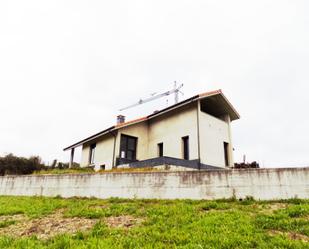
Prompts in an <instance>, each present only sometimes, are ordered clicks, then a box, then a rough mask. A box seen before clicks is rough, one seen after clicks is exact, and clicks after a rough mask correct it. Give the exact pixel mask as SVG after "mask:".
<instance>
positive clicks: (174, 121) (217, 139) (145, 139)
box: [81, 103, 234, 169]
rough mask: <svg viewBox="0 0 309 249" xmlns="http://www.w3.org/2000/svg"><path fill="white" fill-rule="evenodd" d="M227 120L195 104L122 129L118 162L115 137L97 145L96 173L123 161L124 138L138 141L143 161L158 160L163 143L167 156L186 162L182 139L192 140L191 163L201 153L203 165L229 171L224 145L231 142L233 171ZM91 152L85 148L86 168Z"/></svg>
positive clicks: (102, 140) (190, 146)
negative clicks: (122, 137) (226, 167)
mask: <svg viewBox="0 0 309 249" xmlns="http://www.w3.org/2000/svg"><path fill="white" fill-rule="evenodd" d="M224 118H225V121H223V120H221V119H218V118H215V117H213V116H211V115H209V114H207V113H205V112H202V111H200V108H198V106H197V103H192V104H190V105H186V106H184V107H182V108H181V109H178V110H177V111H175V112H169V113H167V114H161V115H160V116H158V117H154V118H153V119H151V120H149V121H145V122H140V123H137V124H132V125H129V126H127V127H123V128H120V129H119V130H118V133H117V136H116V144H115V157H114V162H113V153H114V137H113V136H112V135H111V134H109V135H105V136H104V137H103V138H101V139H100V140H98V141H97V142H96V143H97V145H96V150H95V165H96V169H99V168H100V165H105V169H111V168H112V166H113V163H114V165H116V159H117V158H118V157H120V138H121V134H124V135H129V136H134V137H137V138H138V140H137V151H136V159H137V160H139V161H141V160H146V159H150V158H156V157H158V156H159V155H158V144H159V143H163V151H164V154H163V155H164V156H167V157H173V158H183V144H182V143H183V142H182V137H185V136H189V159H190V160H196V159H199V150H200V159H201V163H203V164H206V165H211V166H216V167H223V168H224V167H225V159H224V146H223V142H227V143H229V164H230V165H229V166H230V167H232V166H233V164H234V162H233V151H232V148H233V146H232V140H231V131H230V119H229V117H228V116H226V117H224ZM198 119H199V125H198V122H197V120H198ZM198 126H199V129H198ZM198 134H199V135H198ZM198 136H199V139H198ZM199 143H200V148H199ZM89 150H90V147H89V145H84V146H83V149H82V159H81V166H82V167H84V166H88V165H89V163H88V161H89Z"/></svg>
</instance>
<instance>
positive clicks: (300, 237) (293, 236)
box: [268, 230, 309, 242]
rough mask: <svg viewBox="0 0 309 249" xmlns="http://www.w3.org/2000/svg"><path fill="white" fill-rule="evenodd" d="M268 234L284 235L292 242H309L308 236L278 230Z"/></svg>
mask: <svg viewBox="0 0 309 249" xmlns="http://www.w3.org/2000/svg"><path fill="white" fill-rule="evenodd" d="M268 234H269V235H270V236H276V235H282V236H286V237H288V238H289V239H291V240H301V241H303V242H309V237H308V236H306V235H303V234H299V233H294V232H282V231H277V230H271V231H269V232H268Z"/></svg>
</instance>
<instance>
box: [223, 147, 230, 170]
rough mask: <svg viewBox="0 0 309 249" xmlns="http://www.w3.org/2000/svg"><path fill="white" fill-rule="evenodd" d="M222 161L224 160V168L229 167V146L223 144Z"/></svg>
mask: <svg viewBox="0 0 309 249" xmlns="http://www.w3.org/2000/svg"><path fill="white" fill-rule="evenodd" d="M223 146H224V160H225V166H229V144H228V143H226V142H224V143H223Z"/></svg>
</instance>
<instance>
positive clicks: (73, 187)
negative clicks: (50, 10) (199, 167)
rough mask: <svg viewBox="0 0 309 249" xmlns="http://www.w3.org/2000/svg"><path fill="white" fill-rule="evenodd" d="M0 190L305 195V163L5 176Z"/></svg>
mask: <svg viewBox="0 0 309 249" xmlns="http://www.w3.org/2000/svg"><path fill="white" fill-rule="evenodd" d="M0 195H17V196H59V195H60V196H62V197H74V196H79V197H97V198H109V197H120V198H151V199H153V198H160V199H221V198H231V197H236V198H245V197H246V196H252V197H254V198H255V199H261V200H271V199H288V198H294V197H297V198H306V199H309V168H287V169H250V170H247V169H241V170H217V171H179V172H135V173H133V172H125V173H118V172H117V173H102V174H74V175H29V176H4V177H0Z"/></svg>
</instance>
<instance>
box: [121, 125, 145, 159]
mask: <svg viewBox="0 0 309 249" xmlns="http://www.w3.org/2000/svg"><path fill="white" fill-rule="evenodd" d="M121 134H125V135H129V136H133V137H137V138H138V140H137V148H136V159H137V160H139V161H140V160H145V159H148V158H149V157H148V123H147V122H142V123H138V124H135V125H131V126H127V127H124V128H121V129H119V131H118V136H117V144H116V157H120V137H121Z"/></svg>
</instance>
